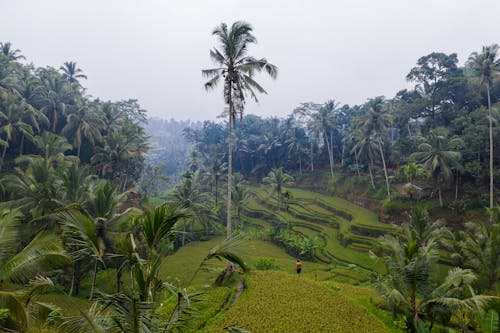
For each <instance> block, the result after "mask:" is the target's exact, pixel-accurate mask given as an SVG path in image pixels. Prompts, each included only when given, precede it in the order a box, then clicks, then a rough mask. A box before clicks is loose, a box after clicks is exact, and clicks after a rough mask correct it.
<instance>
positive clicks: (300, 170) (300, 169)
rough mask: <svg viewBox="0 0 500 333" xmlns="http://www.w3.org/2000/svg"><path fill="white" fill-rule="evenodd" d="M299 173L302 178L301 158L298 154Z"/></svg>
mask: <svg viewBox="0 0 500 333" xmlns="http://www.w3.org/2000/svg"><path fill="white" fill-rule="evenodd" d="M299 172H300V175H301V176H302V157H301V156H300V153H299Z"/></svg>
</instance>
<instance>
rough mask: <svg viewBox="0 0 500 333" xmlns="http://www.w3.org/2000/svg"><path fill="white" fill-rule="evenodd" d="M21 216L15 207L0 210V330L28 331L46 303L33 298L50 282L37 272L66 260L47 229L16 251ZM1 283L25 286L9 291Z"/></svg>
mask: <svg viewBox="0 0 500 333" xmlns="http://www.w3.org/2000/svg"><path fill="white" fill-rule="evenodd" d="M22 218H23V215H22V214H21V213H20V212H19V211H18V210H8V209H0V239H1V240H2V241H1V242H0V308H2V309H7V310H8V312H7V320H2V321H0V330H2V331H3V330H5V331H6V332H30V326H31V325H30V323H31V322H32V321H33V318H34V317H36V316H34V315H35V314H37V313H38V317H41V316H40V314H41V313H43V311H42V310H45V309H47V305H46V304H44V303H42V302H38V301H37V300H36V295H37V294H40V293H43V292H44V291H45V290H47V289H49V288H51V287H52V286H53V285H54V284H53V283H52V281H51V280H50V279H49V278H46V277H43V276H42V275H40V273H41V272H50V271H52V270H54V269H55V268H58V267H60V266H61V265H63V264H67V263H68V262H69V260H70V258H69V257H68V255H67V254H65V252H64V250H63V248H62V246H61V243H60V241H59V239H58V237H57V236H56V235H54V234H50V233H48V232H40V233H39V234H38V235H37V236H35V238H33V239H32V240H31V241H30V242H29V243H28V244H27V245H26V246H24V247H21V250H20V251H18V249H19V244H20V242H21V237H20V232H19V231H20V228H21V222H22ZM5 283H15V284H18V285H19V284H26V286H25V287H23V288H20V289H19V288H17V290H12V287H9V288H6V286H5ZM49 311H50V310H49ZM46 313H47V312H46ZM40 319H42V318H40Z"/></svg>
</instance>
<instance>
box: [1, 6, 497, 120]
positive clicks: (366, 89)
mask: <svg viewBox="0 0 500 333" xmlns="http://www.w3.org/2000/svg"><path fill="white" fill-rule="evenodd" d="M235 20H244V21H247V22H249V23H251V24H252V25H253V27H254V34H255V36H256V37H257V39H258V44H257V45H254V46H252V47H251V48H250V54H251V55H253V56H255V57H266V58H267V59H268V60H269V61H270V62H271V63H273V64H275V65H277V66H278V67H279V70H280V73H279V75H278V79H277V80H276V81H271V80H269V79H268V78H265V77H264V76H262V77H258V78H257V80H258V81H259V82H261V83H262V85H263V86H264V87H265V88H266V90H267V91H268V93H269V95H265V96H261V97H260V103H259V104H255V103H253V102H249V103H248V104H247V108H246V111H245V112H246V113H253V114H258V115H263V116H265V115H276V116H284V115H287V114H289V113H291V111H292V110H293V109H294V108H295V107H296V106H297V105H298V104H299V103H301V102H308V101H314V102H318V103H319V102H324V101H326V100H328V99H335V100H338V101H340V102H341V103H348V104H359V103H362V102H364V101H365V100H366V99H367V98H369V97H374V96H378V95H385V96H387V97H393V96H394V94H395V93H396V92H397V91H398V90H399V89H401V88H403V87H405V86H406V85H407V83H406V82H405V80H404V78H405V76H406V74H407V73H408V72H409V70H410V69H411V67H413V66H414V65H415V63H416V61H417V59H418V58H419V57H421V56H423V55H426V54H428V53H430V52H433V51H439V52H445V53H451V52H456V53H458V56H459V59H460V61H461V62H464V61H465V60H466V59H467V57H468V56H469V54H470V53H471V52H473V51H480V50H481V46H482V45H489V44H492V43H500V0H411V1H410V0H345V1H341V0H329V1H328V0H309V1H305V0H304V1H294V0H267V1H266V0H247V1H240V0H209V1H208V0H199V1H191V0H183V1H180V0H179V1H178V0H163V1H160V0H157V1H153V0H143V1H138V0H136V1H131V0H80V1H75V0H44V1H42V0H10V1H8V0H0V41H4V42H6V41H10V42H12V43H13V44H14V46H15V47H16V48H19V49H21V51H22V52H23V54H24V55H25V56H26V58H27V60H28V61H30V62H33V63H34V64H35V66H47V65H50V66H54V67H57V68H58V67H59V66H60V65H61V64H62V63H63V62H64V61H76V62H77V63H78V66H79V67H80V68H82V69H83V70H84V72H85V73H86V74H87V76H88V77H89V79H88V80H87V81H84V82H83V85H84V86H85V87H87V88H88V93H89V94H91V95H93V96H95V97H100V98H101V99H105V100H107V99H111V100H119V99H126V98H137V99H139V102H140V103H141V105H142V106H143V107H144V108H145V109H147V110H148V111H149V114H150V115H152V116H162V117H165V118H170V117H173V118H177V119H188V118H190V119H193V120H203V119H215V118H216V116H218V115H219V114H220V113H221V112H222V111H223V109H224V104H223V102H222V92H221V89H219V90H216V91H212V92H209V93H207V92H205V91H204V89H203V83H204V79H203V78H202V76H201V69H202V68H210V67H212V66H213V64H212V62H211V61H210V58H209V49H211V48H212V47H213V46H215V45H216V44H215V43H216V40H215V38H214V37H212V36H211V32H212V30H213V28H214V27H215V26H217V25H218V24H220V23H221V22H227V23H232V22H233V21H235Z"/></svg>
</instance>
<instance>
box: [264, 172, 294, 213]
mask: <svg viewBox="0 0 500 333" xmlns="http://www.w3.org/2000/svg"><path fill="white" fill-rule="evenodd" d="M262 182H263V183H264V184H269V185H271V187H272V192H273V193H276V197H277V199H278V209H280V210H281V203H282V201H283V189H284V187H285V186H291V185H293V177H292V176H290V175H289V174H287V173H286V172H285V171H283V169H282V168H278V169H272V170H271V171H270V172H269V174H268V175H267V177H264V179H262Z"/></svg>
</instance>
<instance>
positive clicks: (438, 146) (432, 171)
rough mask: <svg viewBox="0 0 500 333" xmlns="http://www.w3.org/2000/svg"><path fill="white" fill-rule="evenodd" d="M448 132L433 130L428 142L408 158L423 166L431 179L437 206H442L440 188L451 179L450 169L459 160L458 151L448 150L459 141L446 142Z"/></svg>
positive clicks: (441, 129) (439, 129)
mask: <svg viewBox="0 0 500 333" xmlns="http://www.w3.org/2000/svg"><path fill="white" fill-rule="evenodd" d="M447 137H448V132H447V130H446V129H443V128H436V129H433V130H432V131H431V133H430V137H429V139H428V140H426V141H424V142H423V143H421V144H420V145H419V147H418V152H416V153H413V154H412V155H411V156H410V158H412V159H413V160H415V161H418V162H419V163H421V164H422V165H423V166H424V169H425V170H426V171H427V174H428V175H429V177H430V178H431V179H432V181H433V183H434V186H435V188H436V189H437V191H438V195H439V205H440V206H441V207H442V206H443V196H442V186H443V185H446V184H447V183H448V182H449V180H450V179H451V177H452V175H453V173H452V171H451V170H452V167H453V166H456V165H457V164H458V162H459V161H460V159H461V154H460V152H458V151H455V150H452V149H451V148H448V146H452V145H453V144H454V143H458V142H460V141H461V140H460V139H459V138H454V139H452V140H448V138H447Z"/></svg>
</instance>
